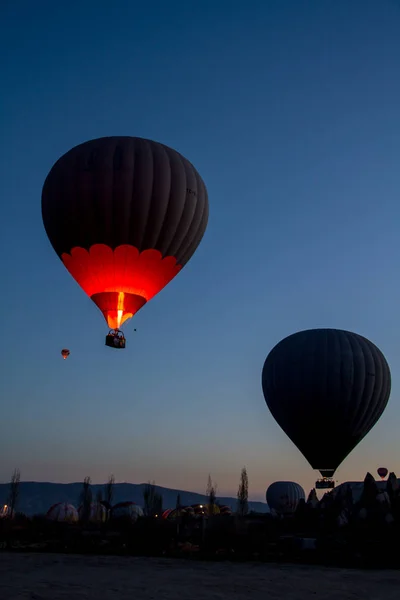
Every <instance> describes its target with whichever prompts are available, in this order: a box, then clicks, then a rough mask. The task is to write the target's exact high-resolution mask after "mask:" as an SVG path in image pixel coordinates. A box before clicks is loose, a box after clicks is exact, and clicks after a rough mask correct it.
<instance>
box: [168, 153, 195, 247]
mask: <svg viewBox="0 0 400 600" xmlns="http://www.w3.org/2000/svg"><path fill="white" fill-rule="evenodd" d="M176 155H177V158H178V160H179V162H180V165H181V167H182V171H183V174H184V176H185V185H184V188H183V194H184V200H183V208H182V212H181V215H180V217H179V220H178V223H177V224H176V227H175V231H174V233H173V235H172V238H171V239H170V241H169V244H168V245H167V248H166V250H165V254H166V256H169V255H170V253H171V246H173V245H174V243H175V239H176V237H177V233H178V231H179V228H180V224H181V221H182V218H183V215H184V214H185V208H186V203H187V195H188V194H187V186H188V178H187V171H186V164H185V162H184V160H183V157H182V156H181V155H180V154H179V152H177V153H176ZM190 225H191V223H190V224H189V227H188V229H189V228H190ZM183 239H185V236H184V238H183ZM181 244H182V242H181ZM179 252H180V248H179V247H178V248H177V249H176V250H175V252H174V255H175V256H178V255H179Z"/></svg>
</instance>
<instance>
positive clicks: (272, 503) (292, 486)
mask: <svg viewBox="0 0 400 600" xmlns="http://www.w3.org/2000/svg"><path fill="white" fill-rule="evenodd" d="M265 496H266V500H267V504H268V506H269V507H270V508H271V509H273V510H275V511H276V512H277V513H278V514H279V515H291V514H293V513H294V512H295V510H296V508H297V505H298V503H299V500H301V499H303V500H305V499H306V495H305V493H304V490H303V488H302V487H301V485H299V484H298V483H295V482H294V481H275V482H274V483H271V485H270V486H269V487H268V489H267V493H266V495H265Z"/></svg>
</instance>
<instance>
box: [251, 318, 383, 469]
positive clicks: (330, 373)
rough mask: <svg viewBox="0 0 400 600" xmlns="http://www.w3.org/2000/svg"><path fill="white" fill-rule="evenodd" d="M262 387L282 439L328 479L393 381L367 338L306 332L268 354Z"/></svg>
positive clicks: (369, 423)
mask: <svg viewBox="0 0 400 600" xmlns="http://www.w3.org/2000/svg"><path fill="white" fill-rule="evenodd" d="M262 387H263V392H264V397H265V401H266V403H267V405H268V408H269V409H270V411H271V413H272V415H273V417H274V418H275V420H276V421H277V423H278V424H279V425H280V426H281V428H282V429H283V431H284V432H285V433H286V435H287V436H288V437H289V438H290V439H291V440H292V442H293V443H294V444H295V445H296V446H297V448H298V449H299V450H300V452H301V453H302V454H303V455H304V456H305V458H306V459H307V460H308V462H309V463H310V464H311V466H312V468H313V469H317V470H318V471H320V473H321V475H322V476H323V477H332V476H333V474H334V473H335V471H336V469H337V468H338V466H339V465H340V464H341V462H342V461H343V460H344V459H345V458H346V456H347V455H348V454H349V453H350V452H351V451H352V450H353V448H355V446H356V445H357V444H358V443H359V442H360V441H361V440H362V439H363V437H364V436H366V435H367V433H368V432H369V431H370V429H371V428H372V427H373V426H374V425H375V423H376V422H377V421H378V419H379V418H380V416H381V415H382V413H383V411H384V410H385V407H386V405H387V403H388V400H389V396H390V389H391V377H390V369H389V366H388V363H387V362H386V359H385V357H384V356H383V354H382V352H381V351H380V350H379V349H378V348H377V347H376V346H375V345H374V344H373V343H372V342H370V341H369V340H367V339H366V338H364V337H362V336H360V335H357V334H356V333H351V332H349V331H341V330H337V329H310V330H307V331H300V332H298V333H295V334H293V335H290V336H289V337H287V338H285V339H284V340H282V341H281V342H279V343H278V344H277V345H276V346H275V348H273V349H272V350H271V352H270V353H269V355H268V356H267V359H266V361H265V363H264V368H263V372H262Z"/></svg>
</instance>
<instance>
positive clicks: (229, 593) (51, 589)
mask: <svg viewBox="0 0 400 600" xmlns="http://www.w3.org/2000/svg"><path fill="white" fill-rule="evenodd" d="M0 598H1V600H24V599H29V600H75V599H79V600H85V599H87V600H92V599H93V600H94V599H95V600H128V599H129V600H142V599H143V600H148V599H150V598H153V599H157V600H178V599H179V600H206V599H207V600H225V599H229V600H232V599H238V600H259V599H260V600H261V599H262V600H275V599H279V600H308V599H313V600H315V599H317V600H319V599H321V600H347V599H349V600H350V599H351V600H356V599H357V598H360V600H399V599H400V571H399V572H397V571H350V570H348V571H347V570H344V569H333V568H332V569H331V568H319V567H317V568H316V567H309V566H304V567H301V566H290V565H283V566H282V565H269V564H255V563H245V564H232V563H201V562H188V561H181V560H167V559H165V560H163V559H147V558H125V557H124V558H120V557H93V556H76V555H75V556H71V555H69V556H67V555H61V554H57V555H56V554H52V555H51V554H8V553H1V554H0Z"/></svg>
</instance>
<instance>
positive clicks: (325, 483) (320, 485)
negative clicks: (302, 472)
mask: <svg viewBox="0 0 400 600" xmlns="http://www.w3.org/2000/svg"><path fill="white" fill-rule="evenodd" d="M334 487H335V482H334V481H333V479H327V478H324V479H318V481H316V482H315V488H316V489H317V490H333V488H334Z"/></svg>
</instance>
